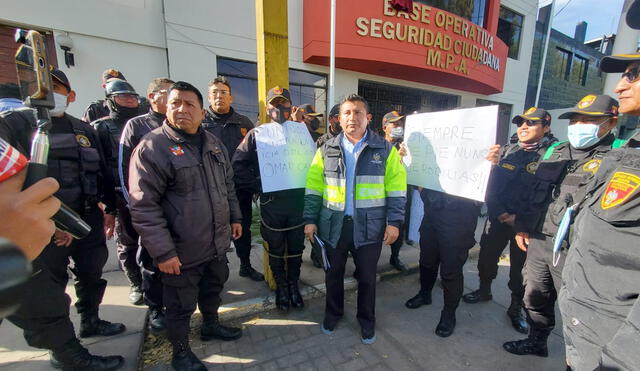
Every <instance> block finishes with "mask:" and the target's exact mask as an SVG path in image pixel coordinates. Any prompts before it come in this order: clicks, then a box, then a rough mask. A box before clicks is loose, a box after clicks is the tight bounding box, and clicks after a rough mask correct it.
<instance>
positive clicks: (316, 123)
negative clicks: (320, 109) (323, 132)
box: [309, 118, 320, 131]
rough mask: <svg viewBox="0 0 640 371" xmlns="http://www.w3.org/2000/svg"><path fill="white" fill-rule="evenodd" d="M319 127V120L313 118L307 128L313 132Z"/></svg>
mask: <svg viewBox="0 0 640 371" xmlns="http://www.w3.org/2000/svg"><path fill="white" fill-rule="evenodd" d="M319 127H320V120H318V119H317V118H314V119H313V120H311V122H310V123H309V128H310V129H311V130H313V131H316V130H318V128H319Z"/></svg>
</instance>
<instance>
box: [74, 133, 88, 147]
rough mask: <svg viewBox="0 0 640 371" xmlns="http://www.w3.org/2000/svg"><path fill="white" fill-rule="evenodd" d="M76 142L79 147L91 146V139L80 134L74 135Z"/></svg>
mask: <svg viewBox="0 0 640 371" xmlns="http://www.w3.org/2000/svg"><path fill="white" fill-rule="evenodd" d="M76 142H78V144H79V145H80V146H81V147H85V148H87V147H91V141H90V140H89V138H87V137H86V136H84V135H82V134H78V135H76Z"/></svg>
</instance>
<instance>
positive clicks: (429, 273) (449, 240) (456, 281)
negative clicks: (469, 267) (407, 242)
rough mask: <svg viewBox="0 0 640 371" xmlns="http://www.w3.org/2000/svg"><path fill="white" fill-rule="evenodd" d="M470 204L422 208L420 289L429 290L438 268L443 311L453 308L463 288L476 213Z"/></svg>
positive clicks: (473, 242)
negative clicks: (463, 206) (456, 207)
mask: <svg viewBox="0 0 640 371" xmlns="http://www.w3.org/2000/svg"><path fill="white" fill-rule="evenodd" d="M470 205H471V206H469V210H465V209H464V208H460V209H456V210H448V209H447V208H438V209H428V210H425V215H424V219H423V220H422V225H421V226H420V291H421V292H430V291H431V290H432V289H433V286H434V284H435V283H436V278H437V277H438V269H439V270H440V278H441V281H442V289H443V294H444V307H445V309H447V310H455V309H456V308H457V307H458V304H459V303H460V299H461V298H462V291H463V289H464V276H463V273H462V267H463V266H464V263H465V262H466V261H467V258H468V257H469V249H470V248H472V247H473V245H475V238H474V234H475V229H476V225H477V224H478V213H477V207H476V206H475V205H473V204H472V203H470ZM425 208H426V206H425Z"/></svg>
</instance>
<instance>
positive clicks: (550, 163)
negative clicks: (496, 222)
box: [514, 134, 615, 237]
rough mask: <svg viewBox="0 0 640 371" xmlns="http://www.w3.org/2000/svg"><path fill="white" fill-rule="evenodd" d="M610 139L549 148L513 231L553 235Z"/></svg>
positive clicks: (610, 137)
mask: <svg viewBox="0 0 640 371" xmlns="http://www.w3.org/2000/svg"><path fill="white" fill-rule="evenodd" d="M614 140H615V137H614V136H613V134H609V135H607V136H606V137H605V138H603V139H602V140H601V141H600V142H599V143H598V144H596V145H595V146H593V147H590V148H586V149H576V148H573V147H571V146H570V144H569V142H562V143H557V145H555V146H551V147H549V149H548V150H547V153H545V155H544V157H543V159H542V161H540V163H539V164H538V169H537V170H536V180H535V184H534V185H533V194H532V199H531V202H530V203H529V205H528V206H527V207H526V208H525V209H524V211H522V212H520V213H518V215H517V217H516V224H515V227H514V229H515V231H516V232H527V233H542V234H544V235H546V236H550V237H553V236H555V235H556V232H557V231H558V226H559V225H560V221H561V220H562V217H563V216H564V213H565V211H566V210H567V208H568V207H570V206H572V205H574V204H575V203H577V202H578V201H580V200H581V199H582V198H583V197H584V195H585V193H586V186H587V184H588V183H589V182H590V181H591V179H592V178H593V176H594V175H595V173H596V171H597V170H598V167H599V166H600V162H601V161H602V158H603V157H604V155H605V154H606V153H607V152H609V151H610V150H611V146H612V144H613V142H614Z"/></svg>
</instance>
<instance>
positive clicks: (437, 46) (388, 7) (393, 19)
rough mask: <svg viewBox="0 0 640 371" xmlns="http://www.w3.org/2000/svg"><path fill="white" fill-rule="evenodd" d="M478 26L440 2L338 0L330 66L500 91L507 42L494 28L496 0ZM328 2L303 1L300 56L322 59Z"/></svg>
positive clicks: (325, 60)
mask: <svg viewBox="0 0 640 371" xmlns="http://www.w3.org/2000/svg"><path fill="white" fill-rule="evenodd" d="M488 3H489V5H488V9H487V18H486V19H487V25H486V28H483V27H480V26H478V25H476V24H474V23H472V22H470V21H469V20H467V19H464V18H461V17H458V16H456V15H454V14H451V13H449V12H447V11H445V10H441V9H438V8H434V7H430V6H427V5H424V4H421V3H418V2H414V3H413V8H412V9H411V11H409V12H404V11H398V10H396V9H394V8H393V6H392V1H391V0H358V1H350V0H338V1H337V11H336V66H337V67H338V68H342V69H347V70H352V71H358V72H364V73H369V74H373V75H379V76H386V77H392V78H397V79H402V80H409V81H416V82H421V83H426V84H431V85H437V86H442V87H446V88H451V89H457V90H464V91H469V92H474V93H480V94H494V93H499V92H501V91H502V86H503V82H504V71H505V67H506V63H507V60H506V59H507V52H508V48H507V46H506V45H505V44H504V42H502V40H500V39H499V38H498V37H497V36H496V30H497V24H498V16H499V0H490V1H488ZM329 21H330V2H329V1H305V2H304V61H305V62H307V63H315V64H321V65H328V64H329V39H330V30H329V27H330V22H329Z"/></svg>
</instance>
